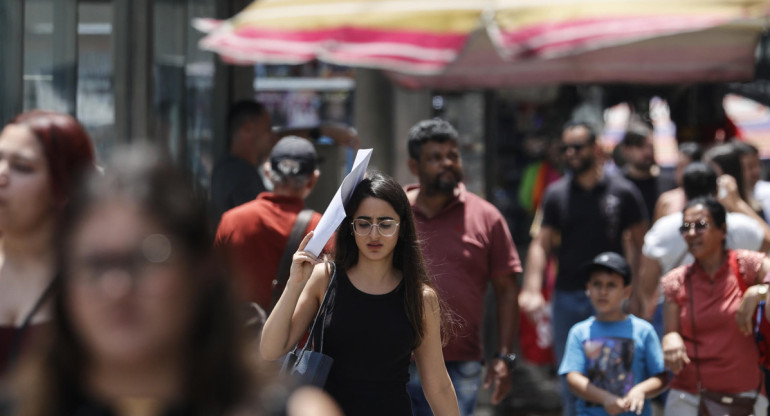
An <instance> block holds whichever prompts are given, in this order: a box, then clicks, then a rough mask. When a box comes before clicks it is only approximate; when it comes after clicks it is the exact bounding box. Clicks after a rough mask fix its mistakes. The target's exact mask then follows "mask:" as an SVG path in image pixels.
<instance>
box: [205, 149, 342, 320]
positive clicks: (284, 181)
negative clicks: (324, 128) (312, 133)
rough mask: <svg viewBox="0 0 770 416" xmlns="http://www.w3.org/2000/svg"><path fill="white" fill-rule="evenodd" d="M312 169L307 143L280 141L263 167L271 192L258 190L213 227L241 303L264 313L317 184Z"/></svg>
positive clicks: (314, 162) (312, 221)
mask: <svg viewBox="0 0 770 416" xmlns="http://www.w3.org/2000/svg"><path fill="white" fill-rule="evenodd" d="M316 165H317V156H316V151H315V148H314V147H313V144H312V143H311V142H310V141H308V140H306V139H303V138H300V137H296V136H288V137H284V138H283V139H281V140H280V141H279V142H278V143H277V144H276V145H275V147H274V148H273V150H272V153H271V154H270V160H269V162H268V163H267V164H265V175H266V176H267V177H268V178H269V180H270V181H271V182H272V183H273V191H272V192H270V191H267V192H262V193H261V194H259V196H258V197H257V198H256V199H254V200H253V201H251V202H247V203H245V204H243V205H241V206H238V207H235V208H233V209H231V210H229V211H227V212H225V214H224V215H223V216H222V221H221V222H220V223H219V228H218V229H217V235H216V240H215V245H216V246H217V247H218V248H220V249H222V250H223V252H224V254H225V256H226V258H227V259H228V261H229V264H230V266H231V269H232V272H233V274H234V276H235V277H236V279H237V288H238V289H239V290H238V292H239V293H240V294H241V297H242V300H244V301H248V302H256V303H257V304H258V305H259V306H260V307H262V308H263V309H264V310H266V311H269V310H270V309H271V307H272V299H273V280H275V278H276V274H277V272H278V268H279V263H280V260H281V257H282V255H283V252H284V249H285V248H286V245H287V243H288V242H289V236H290V234H291V231H292V228H293V227H294V223H295V222H296V221H297V218H298V216H299V214H300V212H301V211H302V210H303V209H305V201H304V200H305V198H306V197H307V196H308V195H309V194H310V192H311V191H312V190H313V187H314V186H315V184H316V182H317V181H318V177H319V175H320V172H319V171H318V169H316ZM320 219H321V214H319V213H317V212H313V213H312V216H311V218H310V220H309V222H308V224H307V227H305V230H304V231H303V232H302V236H304V235H305V234H307V233H308V232H310V230H312V229H314V228H315V226H316V225H317V224H318V221H320ZM330 244H331V243H330ZM330 244H329V245H327V248H328V247H330ZM291 251H292V252H293V251H294V249H292V250H291Z"/></svg>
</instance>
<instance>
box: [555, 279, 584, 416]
mask: <svg viewBox="0 0 770 416" xmlns="http://www.w3.org/2000/svg"><path fill="white" fill-rule="evenodd" d="M551 305H552V307H553V314H552V317H551V319H552V322H553V353H554V358H555V359H556V366H557V368H558V366H559V365H561V359H562V357H563V356H564V349H565V347H566V345H567V335H569V330H570V328H572V325H575V324H576V323H578V322H580V321H583V320H585V319H588V318H589V317H590V316H591V315H593V314H594V308H593V306H591V301H590V300H589V299H588V296H586V293H585V291H584V290H572V291H564V290H555V291H554V292H553V299H552V301H551ZM559 390H560V391H561V397H562V400H563V401H564V408H563V411H562V415H564V416H576V415H577V408H576V400H577V398H576V397H575V395H573V394H572V392H571V391H570V390H569V386H568V385H567V379H566V378H565V377H560V378H559Z"/></svg>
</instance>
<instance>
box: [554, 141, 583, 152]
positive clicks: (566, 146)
mask: <svg viewBox="0 0 770 416" xmlns="http://www.w3.org/2000/svg"><path fill="white" fill-rule="evenodd" d="M587 146H588V143H572V144H562V145H561V152H562V153H567V151H568V150H570V149H572V150H574V151H575V153H577V152H579V151H581V150H583V149H585V148H586V147H587Z"/></svg>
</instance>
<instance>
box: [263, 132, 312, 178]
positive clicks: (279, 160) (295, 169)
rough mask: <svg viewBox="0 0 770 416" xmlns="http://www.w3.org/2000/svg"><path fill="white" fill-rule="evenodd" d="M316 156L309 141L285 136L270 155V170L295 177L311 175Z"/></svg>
mask: <svg viewBox="0 0 770 416" xmlns="http://www.w3.org/2000/svg"><path fill="white" fill-rule="evenodd" d="M317 163H318V155H317V154H316V151H315V147H314V146H313V143H311V142H310V140H307V139H303V138H301V137H297V136H286V137H284V138H282V139H281V140H279V141H278V143H276V144H275V146H274V147H273V151H272V152H271V153H270V169H272V170H274V171H275V172H277V173H280V174H281V175H286V176H295V175H307V174H311V173H313V171H315V169H316V165H317Z"/></svg>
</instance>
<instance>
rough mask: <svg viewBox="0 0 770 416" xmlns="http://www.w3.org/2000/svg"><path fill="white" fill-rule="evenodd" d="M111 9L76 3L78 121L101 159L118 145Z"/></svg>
mask: <svg viewBox="0 0 770 416" xmlns="http://www.w3.org/2000/svg"><path fill="white" fill-rule="evenodd" d="M57 1H59V0H57ZM113 9H114V7H113V4H112V2H110V1H98V0H90V1H84V0H80V1H78V14H79V17H78V67H77V118H78V120H80V122H81V123H83V126H84V127H85V128H86V129H87V130H88V132H89V133H90V134H91V138H92V139H93V140H94V144H95V145H96V150H97V154H98V155H99V156H100V158H101V159H105V158H107V157H108V155H109V153H110V151H111V150H112V148H113V147H114V146H115V144H117V143H118V142H119V140H118V138H117V137H115V136H116V135H115V83H114V74H115V71H114V68H113V62H114V60H113V50H114V47H113V26H112V21H113Z"/></svg>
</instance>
